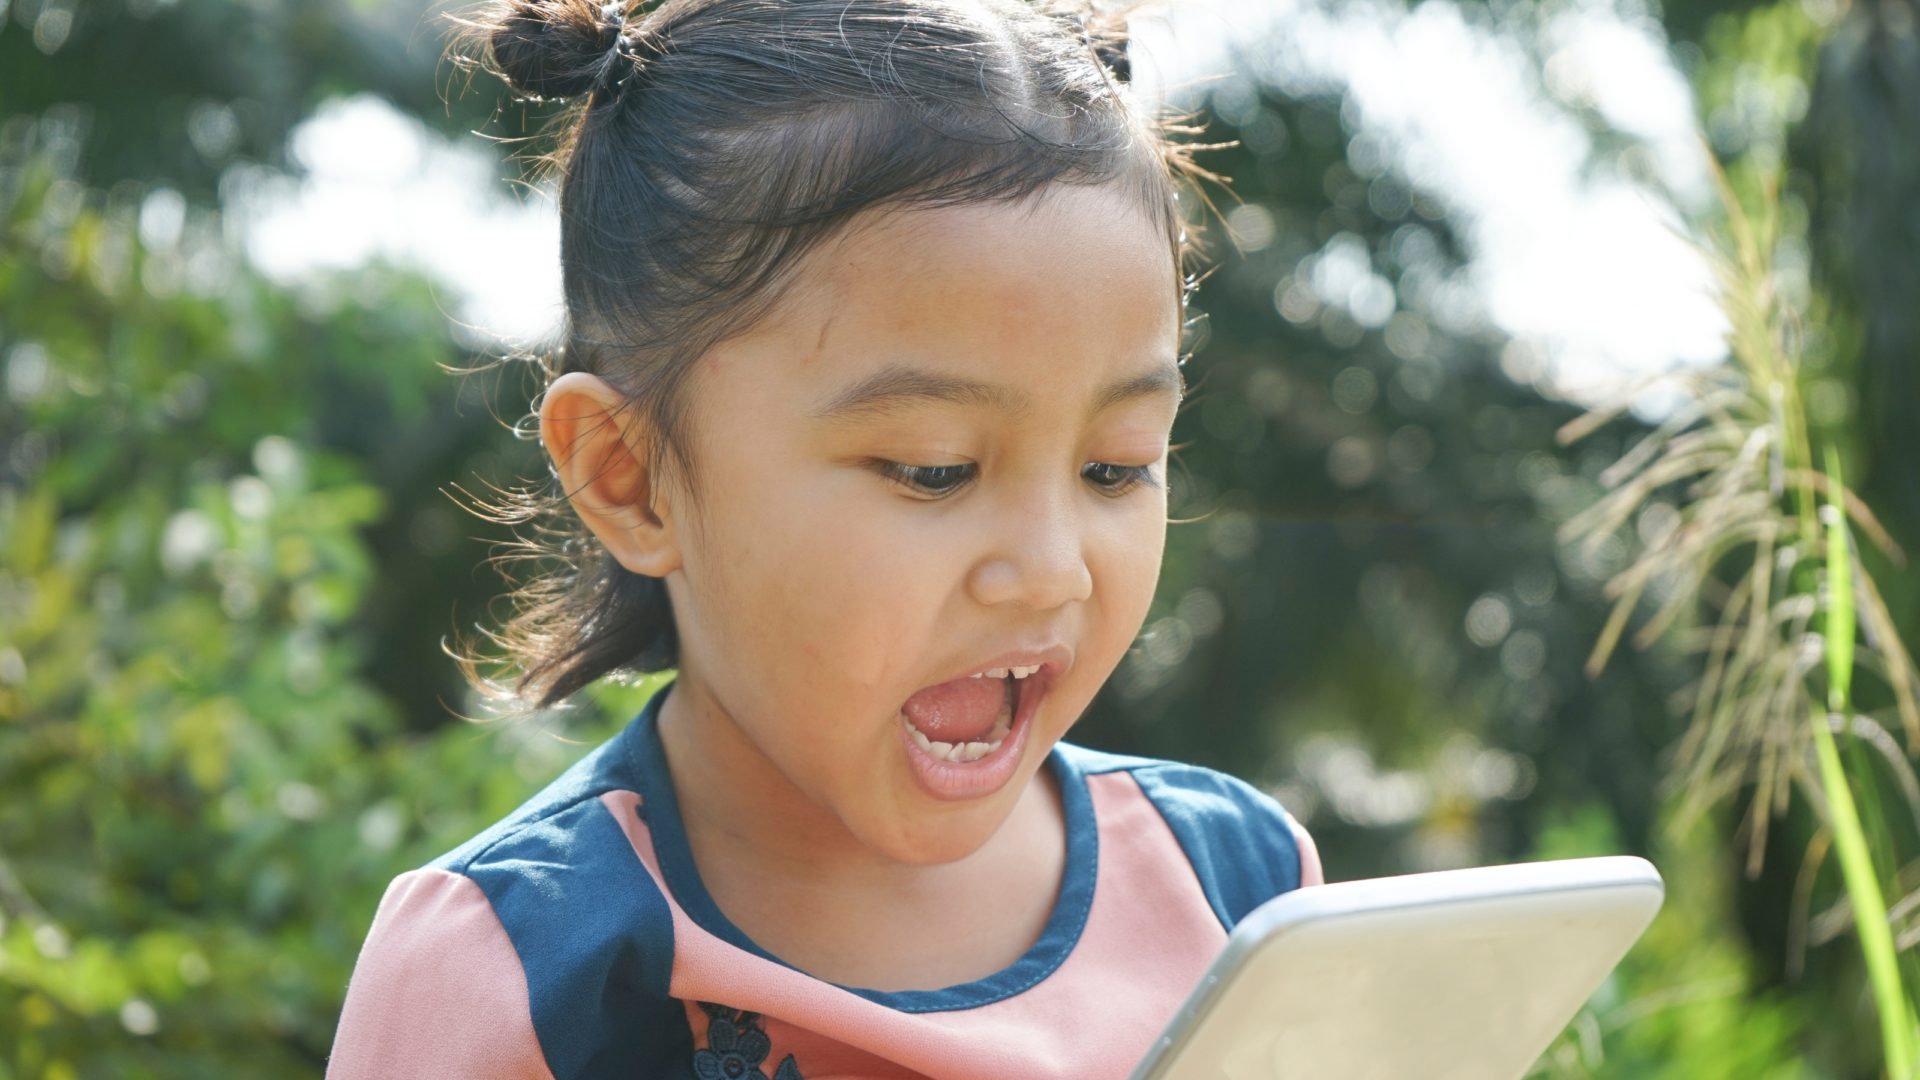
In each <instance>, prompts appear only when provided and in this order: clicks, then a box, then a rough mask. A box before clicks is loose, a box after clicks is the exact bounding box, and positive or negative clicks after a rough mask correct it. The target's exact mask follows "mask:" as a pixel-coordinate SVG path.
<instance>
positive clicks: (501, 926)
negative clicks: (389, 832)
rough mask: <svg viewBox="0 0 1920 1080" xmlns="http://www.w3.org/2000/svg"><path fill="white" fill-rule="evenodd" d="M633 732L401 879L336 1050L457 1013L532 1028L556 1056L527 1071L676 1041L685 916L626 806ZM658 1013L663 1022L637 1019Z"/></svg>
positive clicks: (552, 1070) (571, 1070) (553, 1070)
mask: <svg viewBox="0 0 1920 1080" xmlns="http://www.w3.org/2000/svg"><path fill="white" fill-rule="evenodd" d="M619 742H620V740H619V739H618V738H616V739H614V740H610V741H609V742H608V743H606V744H603V745H602V746H601V747H599V748H598V749H596V750H595V751H593V752H592V753H590V754H589V755H588V756H587V757H586V758H584V759H582V760H581V761H580V762H579V763H577V764H576V765H575V766H574V767H573V768H571V769H569V770H568V771H567V772H566V773H565V774H563V775H562V776H561V777H560V778H559V779H557V780H555V781H554V782H553V783H552V784H550V785H548V786H547V787H546V788H544V789H542V790H541V792H540V793H539V794H537V795H535V796H534V797H533V798H531V799H529V800H527V802H525V803H524V804H522V805H521V806H520V808H519V809H517V810H515V811H514V812H513V813H511V814H509V815H507V816H506V817H505V818H503V819H501V820H500V821H498V822H496V823H495V824H493V825H492V826H490V827H488V828H487V829H485V830H483V831H481V832H480V833H479V834H477V835H475V836H474V837H473V838H471V839H469V840H467V841H466V842H465V843H462V844H460V845H459V846H457V847H455V848H454V849H452V850H451V851H448V852H447V853H446V854H444V855H442V856H440V857H439V858H437V859H435V860H433V861H432V862H430V863H428V864H427V865H426V866H423V867H421V868H419V869H416V870H411V871H408V872H406V873H404V874H401V875H400V876H399V877H397V878H395V879H394V880H393V882H392V883H391V884H390V885H389V886H388V889H387V893H386V896H385V897H384V898H383V899H382V900H381V904H380V910H379V912H378V914H376V916H375V918H374V924H373V927H372V929H371V930H370V931H369V932H368V935H367V940H366V943H365V945H364V946H362V949H361V953H360V957H359V959H358V961H357V962H356V965H355V968H354V974H353V977H352V980H351V982H350V983H349V986H348V1002H347V1008H346V1010H345V1011H344V1012H343V1014H342V1018H341V1024H340V1032H339V1034H338V1035H337V1036H336V1038H335V1050H334V1057H335V1059H336V1061H338V1060H339V1059H341V1058H342V1057H343V1053H344V1055H345V1056H347V1057H352V1056H354V1055H355V1054H361V1051H362V1050H364V1049H367V1048H369V1047H372V1048H380V1047H384V1049H380V1050H379V1053H382V1054H391V1053H395V1052H400V1051H399V1049H398V1048H397V1047H396V1046H393V1045H388V1044H392V1043H394V1041H395V1040H394V1039H393V1038H390V1037H388V1036H387V1035H383V1034H382V1031H383V1029H384V1027H385V1026H387V1025H390V1024H392V1023H394V1022H404V1023H405V1024H406V1025H408V1026H409V1027H411V1028H416V1029H421V1030H425V1031H428V1032H431V1031H433V1030H435V1029H436V1028H437V1029H440V1030H447V1029H446V1025H447V1024H448V1023H450V1022H452V1020H453V1019H454V1018H456V1017H457V1018H460V1024H459V1028H460V1031H462V1032H464V1030H465V1029H466V1028H467V1027H479V1028H481V1029H484V1030H486V1031H489V1032H498V1031H509V1030H524V1032H525V1036H524V1037H523V1038H522V1039H521V1041H522V1042H527V1041H528V1040H531V1044H532V1045H533V1046H534V1047H535V1048H536V1050H537V1051H538V1052H539V1058H540V1060H541V1063H542V1064H541V1067H542V1068H544V1069H546V1070H548V1071H547V1072H538V1071H531V1070H530V1071H528V1072H527V1073H526V1075H528V1076H546V1075H551V1076H555V1077H568V1076H585V1075H595V1070H596V1069H597V1068H599V1067H601V1066H604V1065H606V1064H607V1063H608V1062H610V1061H615V1060H620V1061H636V1060H637V1061H646V1060H650V1059H653V1060H658V1059H659V1058H660V1057H661V1056H663V1055H665V1054H667V1053H669V1052H670V1050H671V1047H670V1046H669V1045H667V1044H669V1043H672V1042H674V1041H676V1040H677V1039H678V1038H679V1036H680V1035H681V1034H682V1032H681V1031H680V1030H679V1029H680V1028H683V1027H684V1024H676V1023H674V1022H673V1021H674V1019H675V1018H676V1017H678V1015H679V1014H678V1013H677V1012H676V1011H675V1005H676V1003H674V1002H672V1000H671V997H670V992H669V981H670V976H671V972H672V965H673V922H672V916H671V914H670V909H669V907H668V905H667V902H666V899H665V897H663V896H662V895H661V893H660V890H659V888H658V886H657V885H656V884H655V882H654V880H653V878H652V876H651V875H650V874H649V873H648V872H647V869H646V867H645V865H644V864H642V863H641V861H640V858H639V855H638V854H637V853H636V851H635V850H634V845H633V841H632V840H631V839H630V838H629V836H628V834H627V831H626V829H625V828H623V826H622V818H621V817H619V816H616V815H617V812H618V811H619V809H620V808H622V807H623V806H625V807H628V808H630V806H631V803H632V801H633V800H634V798H635V797H634V796H633V795H632V794H631V793H630V784H629V782H628V777H627V776H626V775H625V774H624V770H623V769H622V768H620V767H619V761H618V757H619V754H620V753H621V748H620V746H619ZM496 999H497V1000H496ZM650 1014H658V1016H659V1018H660V1020H661V1023H660V1024H658V1025H651V1024H645V1023H634V1022H633V1020H635V1019H637V1018H643V1017H646V1016H648V1015H650ZM463 1037H464V1036H463ZM403 1041H405V1040H403ZM411 1041H412V1042H413V1043H414V1044H415V1045H419V1044H421V1043H422V1042H423V1041H424V1042H431V1041H432V1040H431V1038H426V1039H424V1040H422V1039H415V1040H411ZM361 1056H362V1057H364V1056H365V1055H364V1054H361ZM462 1060H464V1059H455V1058H447V1057H442V1058H435V1059H433V1063H434V1064H435V1065H436V1067H439V1066H444V1067H446V1068H453V1067H454V1066H457V1065H459V1064H460V1063H461V1061H462ZM422 1064H425V1063H424V1062H423V1063H422ZM429 1071H431V1070H429ZM455 1071H457V1069H456V1070H455ZM441 1072H442V1073H443V1074H445V1075H453V1073H451V1072H446V1071H445V1068H442V1069H441ZM426 1074H427V1072H424V1071H423V1072H421V1073H420V1075H426ZM342 1075H361V1074H354V1073H351V1072H343V1073H342ZM488 1075H493V1073H491V1072H490V1073H488ZM514 1075H519V1074H514Z"/></svg>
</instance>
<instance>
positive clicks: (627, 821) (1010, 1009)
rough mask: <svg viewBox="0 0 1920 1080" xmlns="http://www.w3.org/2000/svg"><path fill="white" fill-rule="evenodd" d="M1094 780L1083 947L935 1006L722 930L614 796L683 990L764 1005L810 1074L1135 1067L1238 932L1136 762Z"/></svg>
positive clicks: (775, 1035) (1114, 1073)
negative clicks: (972, 1000) (894, 996)
mask: <svg viewBox="0 0 1920 1080" xmlns="http://www.w3.org/2000/svg"><path fill="white" fill-rule="evenodd" d="M1087 786H1088V788H1089V790H1090V792H1091V794H1092V797H1093V805H1094V816H1095V818H1096V820H1097V821H1098V827H1099V832H1100V852H1099V869H1098V878H1097V882H1096V885H1095V888H1094V899H1093V905H1092V908H1091V910H1090V911H1089V912H1088V913H1087V922H1086V927H1085V929H1084V930H1083V932H1082V933H1081V936H1080V940H1079V943H1078V944H1077V946H1076V947H1075V948H1074V950H1073V952H1072V953H1071V954H1070V955H1069V956H1068V958H1067V959H1066V961H1065V962H1064V963H1063V964H1061V966H1060V967H1059V968H1058V969H1057V970H1055V971H1054V972H1053V973H1052V974H1051V975H1049V976H1048V977H1047V978H1046V979H1044V980H1042V981H1041V982H1040V983H1039V984H1037V985H1035V986H1033V987H1031V988H1029V989H1027V990H1025V991H1024V992H1022V993H1019V994H1017V995H1015V996H1013V997H1010V998H1005V999H1002V1000H1000V1001H997V1002H995V1003H993V1004H991V1005H984V1006H980V1007H978V1008H972V1009H961V1010H955V1011H951V1012H940V1013H927V1014H910V1013H901V1012H897V1011H895V1010H893V1009H889V1008H887V1007H885V1006H883V1005H879V1004H877V1003H875V1002H871V1001H868V1000H866V999H865V998H862V997H859V996H858V995H855V994H850V993H847V992H846V991H844V990H841V989H839V988H837V987H834V986H832V985H830V984H828V983H825V982H822V981H820V980H818V979H814V978H811V977H809V976H806V975H804V974H801V973H800V972H797V971H793V970H792V969H790V968H786V967H783V966H781V965H779V964H775V963H772V962H770V961H767V960H763V959H761V958H760V957H757V956H754V955H752V954H750V953H747V952H744V951H742V950H740V949H737V948H735V947H733V946H732V945H730V944H728V943H726V942H724V941H721V940H720V939H718V938H716V937H714V936H712V935H711V934H708V933H706V932H705V931H704V930H702V929H700V927H699V926H698V925H697V924H696V923H694V922H693V920H692V919H691V918H689V917H688V916H687V915H686V913H685V912H684V911H683V910H681V908H680V906H679V905H678V904H677V903H675V902H674V900H673V898H672V896H671V894H668V893H667V890H666V886H665V881H664V879H663V878H662V877H661V874H660V867H659V862H658V860H657V858H656V856H655V853H654V850H653V844H652V840H651V837H649V835H648V834H647V830H646V826H645V825H644V824H643V823H642V822H641V821H640V819H639V816H638V814H637V813H635V808H636V807H637V805H638V803H639V797H638V796H637V795H635V794H633V793H631V792H611V793H608V794H607V795H604V796H602V797H601V798H602V801H603V802H604V803H605V804H606V805H607V807H608V809H609V810H610V811H612V812H613V815H614V818H615V819H616V820H617V821H618V822H619V823H620V827H621V828H622V829H623V830H624V831H625V832H626V834H627V838H628V840H629V841H630V842H631V843H632V844H633V847H634V852H635V854H637V855H638V856H639V857H640V860H641V862H642V863H643V864H645V866H646V868H647V871H648V873H650V874H652V875H653V877H654V879H655V880H656V881H657V882H660V884H661V892H662V894H663V895H666V896H667V903H668V908H669V910H670V911H671V913H672V917H673V926H674V962H673V982H672V993H673V994H674V996H675V997H680V998H685V999H688V1000H704V1001H713V1002H720V1003H724V1004H726V1005H728V1006H731V1007H734V1008H740V1009H747V1010H751V1011H753V1012H757V1013H760V1014H762V1015H763V1016H764V1018H765V1021H764V1026H765V1029H766V1031H767V1034H768V1036H769V1038H770V1039H771V1040H772V1042H773V1051H772V1053H771V1054H769V1055H768V1059H767V1063H768V1065H771V1064H773V1063H775V1062H778V1061H779V1060H780V1059H781V1058H782V1057H784V1056H785V1055H787V1054H794V1055H795V1057H796V1060H797V1062H798V1064H799V1065H800V1068H801V1070H802V1071H803V1072H805V1074H806V1075H807V1076H808V1078H809V1080H812V1078H813V1077H815V1076H816V1075H818V1076H821V1077H832V1076H847V1077H856V1076H857V1077H863V1078H876V1077H896V1078H908V1077H919V1076H923V1075H924V1076H939V1077H941V1078H942V1080H1004V1078H1005V1077H1010V1076H1018V1077H1023V1078H1032V1080H1047V1078H1054V1077H1058V1078H1061V1080H1068V1078H1071V1080H1090V1078H1099V1077H1123V1076H1125V1075H1127V1073H1128V1072H1130V1071H1131V1070H1132V1068H1133V1066H1134V1065H1135V1064H1136V1063H1137V1062H1138V1061H1139V1059H1140V1058H1141V1057H1142V1056H1143V1055H1144V1054H1145V1053H1146V1051H1147V1049H1148V1048H1149V1047H1150V1046H1151V1045H1152V1043H1153V1041H1154V1039H1155V1038H1156V1037H1157V1036H1158V1035H1159V1033H1160V1029H1161V1028H1162V1027H1163V1026H1164V1025H1165V1024H1166V1022H1167V1020H1168V1019H1169V1018H1171V1017H1172V1015H1173V1013H1174V1012H1175V1011H1176V1010H1177V1009H1178V1008H1179V1006H1180V1004H1181V1002H1183V1001H1184V1000H1185V999H1186V995H1187V993H1188V991H1189V990H1190V989H1191V988H1192V987H1193V984H1194V983H1195V982H1197V981H1198V980H1199V978H1200V975H1201V974H1202V973H1203V972H1204V971H1205V970H1206V968H1207V965H1208V964H1209V963H1211V962H1212V960H1213V958H1214V956H1215V955H1216V954H1217V953H1218V952H1219V951H1220V948H1221V946H1222V945H1223V944H1225V942H1226V933H1225V931H1223V930H1222V929H1221V927H1220V921H1219V919H1218V918H1216V917H1215V915H1214V913H1213V909H1212V907H1211V906H1210V905H1209V904H1208V903H1207V899H1206V896H1205V894H1204V893H1203V892H1202V891H1201V888H1200V883H1199V881H1198V879H1196V878H1195V877H1194V874H1193V871H1192V868H1191V866H1190V865H1189V864H1188V862H1187V859H1186V855H1185V854H1184V853H1183V852H1182V851H1181V849H1180V846H1179V842H1178V841H1177V840H1175V839H1174V836H1173V833H1172V831H1171V830H1170V829H1168V828H1167V825H1166V822H1165V821H1164V820H1163V819H1162V818H1161V817H1160V814H1159V812H1158V811H1157V810H1155V809H1154V808H1153V804H1152V803H1151V802H1149V801H1148V800H1147V797H1146V796H1145V794H1143V793H1142V792H1141V790H1140V787H1139V785H1138V784H1136V783H1135V782H1134V780H1133V778H1132V776H1131V775H1129V774H1126V773H1107V774H1102V775H1097V776H1091V777H1088V778H1087ZM690 1015H691V1014H690ZM703 1029H704V1028H703V1026H696V1027H695V1030H696V1031H699V1030H703Z"/></svg>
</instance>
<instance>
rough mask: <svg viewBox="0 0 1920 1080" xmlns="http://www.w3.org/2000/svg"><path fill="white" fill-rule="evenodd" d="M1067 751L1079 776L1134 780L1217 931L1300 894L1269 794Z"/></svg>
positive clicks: (1287, 833)
mask: <svg viewBox="0 0 1920 1080" xmlns="http://www.w3.org/2000/svg"><path fill="white" fill-rule="evenodd" d="M1062 745H1063V746H1064V745H1066V744H1062ZM1072 751H1073V753H1074V756H1075V758H1076V759H1077V760H1078V762H1079V764H1080V766H1081V768H1082V770H1083V771H1085V772H1088V773H1101V772H1114V771H1118V770H1126V771H1127V772H1130V773H1131V774H1132V775H1133V778H1134V780H1135V782H1137V783H1138V784H1139V785H1140V790H1141V791H1143V792H1145V793H1146V796H1147V799H1148V800H1149V801H1151V802H1152V803H1153V805H1154V808H1155V809H1157V810H1159V811H1160V816H1161V817H1162V818H1164V819H1165V820H1166V823H1167V826H1168V828H1170V829H1172V830H1173V835H1174V838H1175V839H1177V840H1178V841H1179V842H1180V847H1181V850H1183V851H1185V852H1186V855H1187V861H1188V862H1190V863H1192V864H1193V872H1194V875H1195V876H1197V877H1198V878H1199V879H1200V887H1201V889H1202V890H1203V891H1204V892H1205V893H1206V896H1207V903H1209V904H1210V905H1212V907H1213V913H1214V914H1215V915H1216V916H1218V917H1219V919H1220V925H1221V926H1223V927H1225V928H1227V929H1228V930H1232V929H1233V927H1234V926H1235V925H1237V924H1238V923H1239V922H1240V920H1241V919H1243V918H1245V917H1246V916H1247V913H1248V912H1250V911H1252V910H1253V909H1254V908H1257V907H1259V906H1260V905H1261V904H1264V903H1266V902H1267V901H1268V900H1271V899H1273V898H1274V897H1276V896H1278V895H1280V894H1281V893H1284V892H1291V891H1293V890H1294V889H1297V888H1299V887H1300V848H1299V845H1298V844H1297V843H1296V842H1295V839H1294V834H1293V818H1292V817H1291V816H1290V815H1288V813H1287V811H1286V809H1285V808H1284V807H1282V806H1281V805H1280V803H1279V802H1278V801H1277V800H1275V799H1274V798H1273V797H1272V796H1271V795H1268V794H1266V793H1265V792H1263V791H1261V790H1260V789H1258V788H1256V787H1254V786H1253V785H1251V784H1249V783H1247V782H1246V781H1244V780H1241V779H1239V778H1238V777H1235V776H1230V775H1228V774H1226V773H1223V772H1217V771H1215V770H1213V769H1208V768H1204V767H1202V766H1199V765H1185V764H1181V763H1178V762H1172V761H1162V760H1158V759H1155V758H1142V757H1129V756H1125V755H1120V754H1108V753H1103V752H1101V751H1097V750H1088V749H1086V748H1084V747H1072Z"/></svg>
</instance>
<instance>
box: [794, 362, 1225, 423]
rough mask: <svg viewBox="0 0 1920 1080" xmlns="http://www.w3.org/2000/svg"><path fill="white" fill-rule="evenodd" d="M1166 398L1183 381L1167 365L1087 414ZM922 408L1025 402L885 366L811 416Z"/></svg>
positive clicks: (1120, 388) (1128, 381)
mask: <svg viewBox="0 0 1920 1080" xmlns="http://www.w3.org/2000/svg"><path fill="white" fill-rule="evenodd" d="M1166 393H1171V394H1173V395H1174V397H1175V398H1176V399H1180V398H1184V397H1185V396H1186V393H1187V382H1186V379H1185V378H1184V377H1183V376H1182V375H1181V372H1180V367H1179V365H1178V364H1176V363H1174V362H1173V361H1171V360H1169V361H1167V362H1165V363H1164V364H1161V365H1160V366H1158V367H1155V368H1153V369H1152V370H1151V371H1147V372H1143V373H1141V374H1139V375H1134V376H1131V377H1128V378H1124V379H1121V380H1119V381H1117V382H1112V383H1108V384H1107V385H1106V386H1103V387H1101V388H1100V391H1099V392H1098V393H1096V394H1095V395H1094V397H1093V403H1092V405H1091V406H1090V407H1089V408H1088V410H1087V415H1088V416H1094V415H1097V414H1099V413H1100V412H1102V411H1103V410H1106V409H1110V408H1112V407H1113V406H1115V405H1118V404H1120V403H1122V402H1125V401H1132V400H1134V399H1135V398H1142V397H1150V396H1152V395H1155V394H1166ZM924 404H942V405H960V406H971V407H985V408H993V409H1000V410H1003V411H1006V412H1011V413H1015V414H1022V413H1025V412H1026V411H1027V409H1028V407H1029V400H1028V398H1027V395H1026V394H1024V393H1022V392H1021V391H1019V390H1016V389H1014V388H1012V387H1008V386H1002V385H1000V384H998V383H990V382H981V381H979V380H977V379H969V378H966V377H965V376H960V375H943V374H939V373H936V372H932V371H926V370H923V369H920V368H913V367H908V366H906V365H904V364H889V365H888V366H886V367H883V368H881V369H880V370H879V371H876V372H874V373H873V374H871V375H869V376H867V377H866V378H864V379H861V380H860V381H858V382H856V383H854V384H853V385H851V386H849V387H847V388H846V389H844V390H842V391H840V392H839V393H838V394H835V395H834V396H833V397H832V398H831V399H830V400H828V401H827V402H826V403H825V404H824V405H821V406H820V407H818V408H816V409H814V410H813V412H812V413H811V415H812V416H813V418H814V419H816V420H823V421H827V422H829V423H847V422H852V421H857V420H871V419H875V418H880V417H887V416H896V415H899V414H901V413H904V412H907V411H909V410H911V409H913V408H914V407H915V406H919V405H924Z"/></svg>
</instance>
